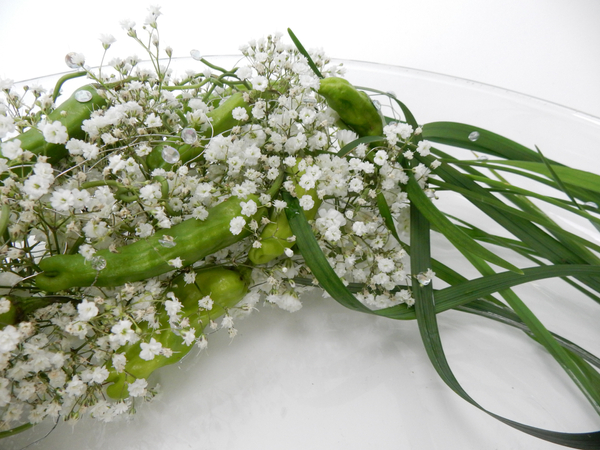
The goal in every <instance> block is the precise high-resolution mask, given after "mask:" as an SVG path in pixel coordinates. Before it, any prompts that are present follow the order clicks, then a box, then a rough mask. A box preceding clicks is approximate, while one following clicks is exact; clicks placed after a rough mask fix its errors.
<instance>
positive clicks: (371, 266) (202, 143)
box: [0, 7, 437, 429]
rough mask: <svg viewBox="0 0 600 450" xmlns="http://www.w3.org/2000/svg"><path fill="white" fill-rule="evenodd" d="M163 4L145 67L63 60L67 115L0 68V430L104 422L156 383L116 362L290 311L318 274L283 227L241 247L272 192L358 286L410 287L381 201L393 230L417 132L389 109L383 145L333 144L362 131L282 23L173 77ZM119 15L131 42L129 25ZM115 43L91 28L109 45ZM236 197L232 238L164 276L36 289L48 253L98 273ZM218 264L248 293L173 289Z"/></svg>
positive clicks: (325, 70)
mask: <svg viewBox="0 0 600 450" xmlns="http://www.w3.org/2000/svg"><path fill="white" fill-rule="evenodd" d="M159 16H160V10H159V9H158V8H156V7H153V8H151V10H150V14H149V16H148V18H147V19H146V22H145V23H146V25H147V27H146V31H147V32H148V33H149V35H150V40H149V42H151V44H150V47H146V50H147V51H148V53H149V55H150V57H151V59H152V58H154V59H153V62H154V63H155V64H154V66H155V68H156V70H155V71H152V70H149V69H147V68H144V67H142V66H141V65H140V64H139V62H138V60H137V58H135V57H131V58H126V59H125V60H120V59H115V60H113V61H111V63H110V65H111V66H112V68H113V72H114V73H112V74H109V70H108V69H107V68H102V69H101V70H99V71H98V72H97V73H96V72H92V71H89V70H88V69H85V67H84V66H83V64H84V62H83V61H84V59H83V57H82V56H81V57H78V58H76V59H77V67H83V68H84V69H85V70H88V76H89V77H90V78H92V79H93V81H94V83H95V86H96V89H97V94H98V96H99V98H101V100H102V101H98V102H97V103H96V104H95V109H94V111H93V113H92V114H91V115H90V116H89V117H87V118H85V120H82V123H81V126H80V129H79V130H70V129H67V127H66V126H65V125H64V124H63V123H62V122H61V121H60V115H59V117H56V115H53V111H54V105H53V102H52V99H51V98H48V97H47V96H45V94H44V93H43V90H41V89H33V90H31V89H30V91H31V92H33V93H34V95H35V98H34V103H35V104H37V105H38V106H37V109H36V108H35V107H31V106H26V105H24V104H23V103H22V102H20V101H19V102H17V101H16V100H15V99H17V98H21V97H22V96H18V95H16V94H15V92H14V91H15V88H14V86H13V85H12V82H9V81H7V80H0V89H1V90H2V91H3V92H4V93H5V99H4V100H2V101H1V102H0V139H1V143H0V151H1V157H0V179H1V186H0V196H1V197H0V207H2V211H1V212H2V218H3V219H4V218H6V217H8V220H6V221H4V223H5V228H4V229H2V230H0V231H1V233H0V235H1V239H2V241H1V242H0V245H1V247H0V253H1V254H2V258H3V263H2V265H1V266H0V278H1V279H2V280H3V281H4V280H9V279H10V280H11V283H10V285H7V283H6V282H3V286H2V289H3V290H2V291H0V295H3V297H2V298H1V299H0V321H1V320H6V321H7V324H6V325H4V326H3V325H2V323H0V326H3V328H1V329H0V429H9V428H11V427H13V426H15V425H17V424H18V423H20V422H22V421H27V422H32V423H35V422H39V421H40V420H42V419H43V418H44V417H57V416H58V415H61V416H63V417H65V418H66V419H76V418H78V417H80V416H81V414H83V413H89V414H91V415H92V416H94V417H97V418H99V419H101V420H106V421H109V420H113V419H114V418H115V417H116V416H119V415H121V414H123V413H124V412H127V411H130V410H132V409H133V405H134V401H135V399H136V398H138V397H142V398H147V397H151V396H152V395H153V394H154V391H153V389H151V388H149V385H148V381H147V380H146V379H145V377H142V376H137V375H136V374H135V373H131V372H129V371H128V367H129V366H128V363H129V362H130V360H131V359H136V360H137V359H139V360H142V361H144V362H146V363H148V364H151V363H153V362H156V363H157V365H159V362H160V364H163V363H167V362H172V361H175V360H176V359H177V357H178V352H182V351H184V350H183V349H186V348H189V347H191V346H192V345H193V344H194V343H195V344H196V345H197V346H198V347H199V348H205V347H206V345H207V334H208V333H209V332H210V331H212V330H216V329H218V328H225V329H226V330H227V331H228V333H229V335H230V336H232V337H233V336H235V334H236V329H235V326H234V319H236V318H237V317H238V316H240V315H244V314H245V313H248V312H250V311H252V310H253V309H254V308H255V305H256V304H257V302H258V301H259V299H260V298H262V299H264V300H265V302H266V303H267V304H276V305H277V306H279V307H280V308H282V309H284V310H286V311H291V312H293V311H297V310H298V309H300V307H301V305H302V304H301V302H300V300H299V298H300V296H301V294H302V292H304V291H305V290H306V289H310V288H311V287H313V286H316V285H318V281H317V280H315V279H314V277H313V275H312V274H311V272H310V270H309V269H308V268H307V267H306V265H305V264H304V259H303V257H302V255H301V254H300V253H299V252H298V251H297V250H296V249H295V248H294V246H293V245H294V242H295V241H294V239H295V237H294V236H293V235H289V236H287V237H285V238H281V240H283V241H284V243H285V245H284V246H283V247H284V248H282V250H281V252H280V254H279V255H275V257H273V258H272V259H271V260H270V261H269V262H268V263H265V264H250V263H249V262H247V256H248V254H249V252H250V251H261V250H263V249H264V247H265V246H266V245H267V241H268V237H269V236H265V235H263V232H264V230H266V229H268V227H270V226H273V225H276V224H278V223H280V222H278V220H279V217H280V216H281V215H282V214H284V212H283V210H284V208H286V206H287V204H286V202H285V201H283V197H282V196H281V192H282V191H283V190H285V191H287V192H288V193H289V194H291V195H292V196H295V197H297V198H298V200H299V203H300V205H301V207H302V209H303V210H304V211H306V212H307V214H308V213H311V211H312V214H313V217H314V219H313V220H311V222H310V223H311V226H312V229H313V232H314V234H315V237H316V238H317V241H318V243H319V245H320V247H321V249H322V250H323V253H324V254H325V257H326V258H327V260H328V261H329V263H330V265H331V266H332V268H333V269H334V271H335V273H336V274H337V276H338V277H340V278H341V280H342V281H343V282H344V283H345V284H346V285H349V286H350V285H351V286H352V287H353V288H354V290H355V292H356V297H357V298H358V299H359V300H360V301H362V302H363V303H364V304H365V305H367V306H369V307H373V308H383V307H388V306H392V305H397V304H399V303H406V304H408V305H411V304H412V302H413V299H412V295H411V291H410V285H411V279H412V277H411V275H410V273H408V271H407V268H406V263H407V254H406V251H405V250H404V248H403V243H402V242H398V241H397V240H396V239H395V238H394V237H393V233H392V232H391V231H390V229H389V228H388V225H389V224H386V222H385V221H384V219H383V218H382V215H381V213H380V207H379V205H380V202H381V201H382V200H383V201H385V202H386V203H387V205H389V210H390V212H391V214H392V217H393V220H394V222H395V225H396V228H397V230H398V232H399V233H400V234H401V235H404V234H405V232H406V231H407V229H408V215H407V212H408V208H407V207H408V206H409V202H408V198H407V195H406V193H405V192H404V189H403V187H404V185H405V184H406V183H407V182H408V179H409V172H410V171H412V173H414V176H415V177H416V179H417V180H418V182H419V183H420V184H421V186H422V187H423V188H424V189H427V177H428V176H429V175H430V172H431V170H433V169H435V167H436V164H437V162H434V163H433V164H432V165H430V166H426V165H424V164H418V165H415V166H414V168H411V167H412V166H410V165H407V164H406V162H407V161H411V160H412V159H413V158H414V157H415V154H418V155H420V156H421V157H426V156H427V155H428V154H429V144H428V143H427V142H426V141H422V140H421V141H419V142H418V143H414V142H417V141H418V139H415V137H416V136H418V134H419V133H420V130H419V129H416V130H413V129H412V127H411V126H410V125H408V124H405V123H402V122H399V121H397V120H396V121H391V122H389V121H388V123H386V125H385V127H383V136H382V140H381V142H378V143H377V144H372V145H370V146H368V145H366V144H358V145H356V146H355V147H354V148H353V149H352V150H351V151H350V152H346V153H345V154H341V153H340V150H341V149H342V148H343V147H345V146H346V145H347V144H349V143H352V142H353V141H354V140H356V139H357V138H358V137H359V136H358V135H357V134H355V133H354V132H352V131H350V130H347V129H340V128H339V127H337V126H336V123H337V122H338V120H339V115H338V113H336V112H335V111H334V110H332V109H331V108H330V107H329V106H328V105H327V103H326V101H325V100H324V98H323V97H322V96H320V95H319V94H318V90H319V87H320V83H321V81H320V78H319V77H318V76H317V75H316V74H315V73H314V72H313V70H312V69H311V67H310V65H309V61H308V60H307V58H305V57H304V56H302V54H301V53H300V52H298V50H297V49H296V48H295V47H293V46H291V45H289V44H286V43H285V42H284V41H283V39H282V37H281V36H280V35H274V36H268V37H266V38H264V39H260V40H257V41H251V42H250V43H248V44H247V45H245V46H243V47H242V48H241V50H242V53H243V55H244V56H245V58H246V62H245V63H244V64H243V65H241V66H240V67H237V68H236V69H235V70H233V71H226V72H223V73H220V74H216V73H213V71H218V69H215V68H213V69H203V70H202V71H201V72H189V73H187V74H186V75H184V76H182V77H180V78H178V77H176V76H174V75H173V74H172V73H170V72H169V71H167V70H166V69H164V68H163V67H162V66H161V65H160V63H159V61H158V60H157V59H156V55H157V54H158V51H159V48H160V42H159V40H158V34H157V32H156V27H157V25H156V20H157V18H158V17H159ZM122 25H123V27H124V28H125V29H126V31H127V33H128V35H129V36H131V37H133V38H135V39H136V40H137V39H138V38H137V32H136V30H135V24H134V23H132V22H124V23H123V24H122ZM113 42H114V38H113V37H112V36H108V35H104V36H102V37H101V43H102V45H103V47H104V49H105V50H108V48H109V47H110V46H111V44H112V43H113ZM140 42H141V41H140ZM142 45H144V44H142ZM165 52H166V54H167V56H169V57H170V54H171V53H172V51H171V50H170V49H168V48H167V49H165ZM311 58H312V60H313V61H314V64H315V65H316V66H317V67H318V69H319V71H320V72H321V73H322V74H323V75H325V76H326V77H332V76H342V75H343V73H344V70H343V67H341V66H339V65H332V64H330V63H329V61H328V59H327V57H326V56H325V55H324V54H323V53H322V52H321V51H312V52H311ZM71 59H72V60H73V58H71ZM195 59H198V58H195ZM199 59H200V60H202V59H201V58H199ZM115 73H116V74H115ZM84 101H87V100H84ZM40 116H41V117H42V119H41V120H39V117H40ZM17 118H18V119H17ZM382 120H383V119H382ZM27 130H31V131H27ZM74 131H77V133H76V135H73V134H74V133H73V132H74ZM17 132H28V133H34V132H37V133H39V135H40V136H42V138H43V143H42V147H43V148H48V149H50V150H48V151H47V152H45V151H41V150H40V148H37V147H36V148H33V147H31V146H29V144H27V145H24V144H23V142H25V141H24V140H23V139H21V140H19V139H18V138H19V136H17V138H15V137H14V135H15V134H16V133H17ZM413 141H414V142H413ZM27 142H30V141H27ZM50 144H51V145H50ZM280 186H281V188H280V189H277V188H279V187H280ZM233 197H237V198H238V199H239V200H240V202H239V205H240V212H239V213H236V215H234V216H232V217H231V220H230V221H229V226H228V231H229V233H230V235H231V236H235V237H236V238H235V239H234V238H232V240H231V242H233V243H232V244H231V245H228V246H225V247H224V248H221V249H220V250H218V251H214V252H213V253H212V254H210V255H209V256H206V257H204V258H201V259H200V260H198V261H188V260H186V259H185V258H181V257H179V256H176V257H173V258H170V259H168V260H167V261H166V263H167V265H168V268H169V269H168V270H169V271H167V272H165V273H163V274H162V275H159V276H154V275H153V276H149V277H148V278H147V279H146V280H143V281H139V280H135V281H132V282H123V283H122V284H121V285H119V286H95V285H94V284H92V285H91V286H84V287H80V286H73V287H71V288H69V289H66V290H63V291H61V292H60V293H58V294H57V295H52V296H47V295H45V293H44V292H40V289H39V288H37V287H36V282H35V278H36V276H37V275H39V273H40V270H39V266H38V263H39V261H40V259H43V258H51V257H56V256H60V255H78V254H79V255H82V256H83V257H84V259H85V261H86V264H89V265H90V266H91V267H93V268H94V270H97V271H98V273H99V274H101V273H102V270H104V266H105V264H103V260H102V257H98V256H97V255H98V254H101V252H105V251H109V252H111V253H114V254H119V253H121V252H123V248H124V247H125V246H128V245H132V244H134V243H136V242H139V241H144V240H147V239H149V238H151V237H152V236H155V235H157V236H160V240H159V242H160V246H162V247H164V248H175V249H177V248H178V247H177V246H179V245H184V244H182V243H181V242H182V239H181V238H180V237H179V236H177V234H176V233H173V236H171V235H170V234H169V233H170V230H171V229H173V228H174V227H175V226H176V225H178V224H181V223H183V222H186V221H189V220H196V221H210V220H211V218H210V210H211V208H213V207H215V206H216V205H219V204H221V203H223V202H224V201H227V200H228V199H231V198H233ZM0 222H2V221H0ZM236 239H237V241H236ZM137 263H139V261H136V260H135V259H133V260H131V264H137ZM247 266H249V267H247ZM215 267H217V268H223V267H227V268H230V269H232V270H240V271H242V270H245V271H246V272H244V276H243V277H242V278H244V277H245V283H246V285H247V286H248V292H247V295H245V297H244V296H243V295H242V296H241V297H243V299H242V300H241V301H239V303H237V305H235V304H234V305H230V304H221V303H219V301H218V299H217V298H216V297H214V296H213V295H202V296H201V297H200V298H195V299H194V300H193V301H190V300H189V299H187V298H185V296H181V295H180V296H179V297H178V295H179V294H176V292H187V291H185V289H187V288H182V287H181V286H185V287H191V286H194V285H195V283H196V282H195V279H196V274H197V273H200V272H201V271H202V270H204V269H206V268H215ZM74 275H75V276H76V275H77V274H74ZM428 276H429V277H430V276H432V274H428ZM5 285H6V286H5ZM178 289H179V291H178ZM241 297H240V298H241ZM238 300H239V299H238ZM236 301H237V300H236ZM219 316H223V319H222V320H221V323H220V326H219V325H218V324H217V323H216V319H217V318H218V317H219ZM3 318H6V319H3ZM166 336H170V337H171V338H172V339H171V340H169V339H167V337H166ZM177 349H179V350H177ZM119 380H120V381H119ZM123 380H127V381H126V382H124V384H123V386H122V389H123V390H124V391H125V392H126V394H125V395H123V396H122V399H121V400H118V401H113V402H111V401H107V400H106V398H107V395H106V392H107V389H111V386H116V385H118V383H120V382H121V383H123Z"/></svg>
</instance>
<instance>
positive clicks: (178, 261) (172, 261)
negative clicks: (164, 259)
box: [168, 257, 183, 269]
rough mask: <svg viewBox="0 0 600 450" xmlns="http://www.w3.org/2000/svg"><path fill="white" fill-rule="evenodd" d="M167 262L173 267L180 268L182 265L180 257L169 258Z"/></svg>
mask: <svg viewBox="0 0 600 450" xmlns="http://www.w3.org/2000/svg"><path fill="white" fill-rule="evenodd" d="M168 262H169V265H170V266H172V267H175V268H176V269H181V268H182V267H183V260H182V259H181V258H180V257H177V258H175V259H170V260H169V261H168Z"/></svg>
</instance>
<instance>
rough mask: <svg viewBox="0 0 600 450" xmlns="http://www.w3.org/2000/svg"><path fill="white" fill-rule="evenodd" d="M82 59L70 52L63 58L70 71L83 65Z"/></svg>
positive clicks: (80, 56)
mask: <svg viewBox="0 0 600 450" xmlns="http://www.w3.org/2000/svg"><path fill="white" fill-rule="evenodd" d="M83 62H84V61H83V57H82V55H80V54H79V53H75V52H71V53H67V55H66V56H65V63H66V64H67V66H69V67H70V68H71V69H79V68H80V67H81V66H82V65H83Z"/></svg>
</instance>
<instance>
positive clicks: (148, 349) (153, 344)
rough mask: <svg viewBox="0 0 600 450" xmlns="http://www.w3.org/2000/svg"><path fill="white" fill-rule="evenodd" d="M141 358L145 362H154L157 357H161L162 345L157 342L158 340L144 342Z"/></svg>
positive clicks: (141, 345)
mask: <svg viewBox="0 0 600 450" xmlns="http://www.w3.org/2000/svg"><path fill="white" fill-rule="evenodd" d="M140 348H141V351H140V358H142V359H143V360H144V361H152V360H153V359H154V357H155V356H157V355H160V353H161V351H162V344H161V343H160V342H157V341H156V339H154V338H152V339H150V342H148V343H146V342H142V343H141V344H140Z"/></svg>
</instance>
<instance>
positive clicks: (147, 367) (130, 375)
mask: <svg viewBox="0 0 600 450" xmlns="http://www.w3.org/2000/svg"><path fill="white" fill-rule="evenodd" d="M172 292H173V294H175V297H177V299H178V300H179V301H180V302H181V303H182V304H183V307H182V310H181V317H186V318H187V319H188V320H189V323H190V328H193V329H194V330H195V331H196V337H199V334H200V333H202V330H203V329H204V327H205V326H206V325H208V324H209V323H210V321H211V320H215V319H217V318H218V317H220V316H222V315H223V314H225V312H226V311H227V309H228V308H231V307H233V306H235V305H236V304H237V303H238V302H239V301H240V300H241V299H242V298H243V297H244V296H245V295H246V293H247V292H248V277H247V274H246V273H245V272H243V271H242V270H240V269H238V270H234V269H229V268H226V267H211V268H206V269H201V270H199V271H197V273H196V279H195V283H190V284H186V283H185V281H184V278H183V275H182V276H179V277H177V278H176V279H175V280H173V288H172ZM206 296H210V298H211V300H212V301H213V302H214V304H213V306H212V308H211V309H210V310H209V311H208V310H201V309H199V307H198V300H200V299H202V298H204V297H206ZM159 322H160V325H159V329H158V330H159V331H160V333H159V332H157V331H154V332H151V333H150V336H145V337H143V338H142V339H143V340H142V341H138V342H136V343H135V344H126V345H124V346H123V347H121V348H120V349H118V350H117V353H124V354H125V358H126V360H127V362H126V364H125V370H124V371H123V372H121V373H117V371H116V370H115V368H114V367H111V368H110V375H109V377H108V379H107V383H112V384H110V385H109V386H108V388H107V394H108V395H109V396H110V397H112V398H114V399H122V398H126V397H127V396H128V395H129V393H128V386H129V384H130V383H132V382H134V381H135V380H136V379H138V378H144V379H147V378H148V377H149V376H150V375H151V374H152V372H154V371H155V370H156V369H158V368H160V367H163V366H166V365H168V364H173V363H176V362H177V361H179V360H181V358H183V357H184V356H185V355H186V354H187V353H188V352H189V351H190V350H191V348H192V347H193V345H186V344H185V342H184V340H183V338H182V336H180V335H179V334H177V333H176V332H174V331H173V330H172V329H171V327H170V325H169V317H168V315H167V313H166V311H165V310H164V308H162V309H161V310H160V313H159ZM140 328H142V332H145V331H146V332H147V331H148V326H147V324H146V323H145V322H144V323H143V324H141V325H140ZM151 338H153V339H155V340H156V341H157V342H160V343H161V344H162V346H163V348H168V349H170V350H171V351H172V352H173V353H172V355H171V356H169V357H167V356H164V355H162V354H161V355H156V356H154V358H153V359H151V360H149V361H147V360H144V359H142V358H140V350H141V346H140V345H141V343H142V342H149V341H150V339H151Z"/></svg>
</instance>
